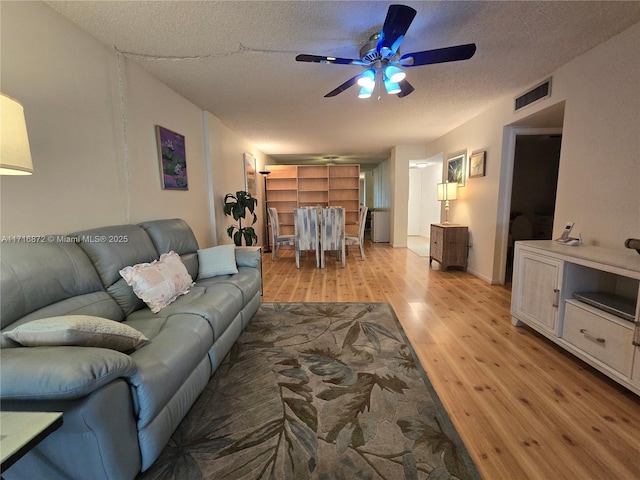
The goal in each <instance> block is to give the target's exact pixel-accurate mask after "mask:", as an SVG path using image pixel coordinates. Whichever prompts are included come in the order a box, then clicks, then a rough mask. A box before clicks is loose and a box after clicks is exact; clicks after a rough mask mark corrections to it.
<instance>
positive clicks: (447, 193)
mask: <svg viewBox="0 0 640 480" xmlns="http://www.w3.org/2000/svg"><path fill="white" fill-rule="evenodd" d="M456 198H458V184H457V183H456V182H452V183H449V182H446V183H439V184H438V200H440V201H445V200H455V199H456Z"/></svg>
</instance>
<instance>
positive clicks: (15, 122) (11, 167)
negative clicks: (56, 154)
mask: <svg viewBox="0 0 640 480" xmlns="http://www.w3.org/2000/svg"><path fill="white" fill-rule="evenodd" d="M0 107H1V108H0V110H2V121H1V122H0V128H1V129H0V137H1V138H2V147H0V148H1V149H0V175H31V174H32V173H33V163H32V161H31V150H30V149H29V137H28V135H27V124H26V122H25V119H24V109H23V108H22V104H21V103H20V102H18V101H17V100H15V99H13V98H11V97H10V96H8V95H5V94H4V93H0Z"/></svg>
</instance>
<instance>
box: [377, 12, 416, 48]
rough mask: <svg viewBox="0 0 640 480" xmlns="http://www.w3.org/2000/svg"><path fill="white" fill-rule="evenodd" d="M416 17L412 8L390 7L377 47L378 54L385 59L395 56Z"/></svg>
mask: <svg viewBox="0 0 640 480" xmlns="http://www.w3.org/2000/svg"><path fill="white" fill-rule="evenodd" d="M415 16H416V11H415V10H414V9H413V8H411V7H407V6H406V5H389V10H388V11H387V18H386V19H385V21H384V25H383V27H382V32H380V38H379V39H378V45H377V47H376V49H377V51H378V53H380V54H381V55H382V56H383V57H385V58H388V57H390V56H392V55H395V53H396V52H397V51H398V48H399V47H400V43H402V39H403V38H404V36H405V35H406V33H407V30H408V29H409V26H410V25H411V22H413V19H414V18H415Z"/></svg>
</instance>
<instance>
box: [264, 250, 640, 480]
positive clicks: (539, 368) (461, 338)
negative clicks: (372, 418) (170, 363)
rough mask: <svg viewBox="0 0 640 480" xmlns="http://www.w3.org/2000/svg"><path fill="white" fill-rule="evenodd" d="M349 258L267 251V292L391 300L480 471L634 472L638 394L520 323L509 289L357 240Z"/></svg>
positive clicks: (573, 477) (490, 479) (272, 296)
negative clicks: (323, 262) (343, 262)
mask: <svg viewBox="0 0 640 480" xmlns="http://www.w3.org/2000/svg"><path fill="white" fill-rule="evenodd" d="M366 243H367V245H366V251H365V253H366V256H367V258H366V260H365V261H364V262H363V261H361V260H360V257H359V254H358V249H357V248H353V247H352V249H351V253H350V255H348V256H347V268H346V269H342V268H340V266H339V263H337V262H335V261H333V260H332V259H327V268H325V269H324V270H321V269H316V268H315V259H314V258H313V257H312V256H308V257H305V258H303V259H302V260H301V268H300V269H299V270H298V269H296V267H295V259H294V255H293V252H292V251H291V250H289V251H282V250H281V255H280V257H279V258H278V259H276V261H275V262H272V261H271V256H270V254H265V255H264V263H263V268H264V296H263V301H265V302H302V301H307V302H317V301H320V302H325V301H326V302H335V301H337V302H356V301H365V302H368V301H375V302H380V301H382V302H389V303H390V304H391V305H392V306H393V308H394V310H395V312H396V314H397V315H398V318H399V320H400V322H401V323H402V325H403V327H404V329H405V332H406V333H407V336H408V337H409V339H410V341H411V343H412V344H413V347H414V349H415V350H416V352H417V354H418V356H419V357H420V361H421V362H422V365H423V367H424V369H425V371H426V372H427V375H428V376H429V378H430V380H431V382H432V383H433V385H434V387H435V389H436V391H437V392H438V395H439V396H440V399H441V400H442V402H443V404H444V405H445V407H446V409H447V411H448V412H449V415H450V416H451V418H452V420H453V423H454V424H455V426H456V428H457V430H458V432H459V433H460V436H461V437H462V439H463V441H464V443H465V445H466V446H467V448H468V449H469V452H470V454H471V456H472V457H473V459H474V461H475V462H476V465H477V466H478V469H479V470H480V473H481V474H482V476H483V479H485V480H502V479H508V480H524V479H532V480H547V479H568V480H577V479H580V480H585V479H616V480H632V479H640V397H638V396H636V395H634V394H633V393H631V392H629V391H627V390H626V389H624V388H622V387H620V386H618V385H617V384H615V383H613V382H611V381H610V380H609V379H607V378H606V377H604V376H603V375H601V374H599V373H598V372H596V371H595V370H593V369H592V368H590V367H589V366H587V365H586V364H584V363H582V362H581V361H579V360H577V359H575V358H574V357H572V356H571V355H569V354H567V353H565V352H564V351H562V350H561V349H559V348H557V347H555V346H554V344H552V343H551V342H549V341H548V340H546V339H544V338H543V337H541V336H539V335H538V334H536V333H535V332H534V331H533V330H531V329H529V328H528V327H523V328H515V327H513V326H511V323H510V316H509V304H510V295H511V291H510V288H508V287H503V286H491V285H489V284H487V283H485V282H484V281H482V280H480V279H478V278H475V277H473V276H472V275H470V274H469V273H465V272H462V271H455V270H449V271H447V272H443V271H439V270H437V263H436V262H434V263H433V265H434V268H433V269H431V268H429V260H428V257H420V256H418V255H417V254H415V253H413V252H412V251H410V250H408V249H406V248H392V247H390V246H389V245H388V244H372V243H370V242H366Z"/></svg>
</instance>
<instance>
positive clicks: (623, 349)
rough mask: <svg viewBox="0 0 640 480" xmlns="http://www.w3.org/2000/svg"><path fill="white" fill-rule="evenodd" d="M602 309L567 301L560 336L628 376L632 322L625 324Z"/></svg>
mask: <svg viewBox="0 0 640 480" xmlns="http://www.w3.org/2000/svg"><path fill="white" fill-rule="evenodd" d="M610 317H611V316H610V315H608V314H607V313H605V312H600V311H597V310H596V309H594V308H591V307H589V306H587V305H585V306H582V305H580V304H578V303H577V302H574V301H572V300H569V301H567V302H566V308H565V311H564V328H563V335H562V336H563V337H564V339H565V340H566V341H568V342H569V343H571V344H573V345H575V346H576V347H578V348H579V349H580V350H582V351H584V352H585V353H588V354H589V355H591V356H592V357H595V358H597V359H598V360H600V361H601V362H603V363H605V364H606V365H608V366H610V367H611V368H613V369H614V370H617V371H618V372H620V373H622V374H623V375H625V376H627V377H630V376H631V366H632V363H633V344H632V341H633V325H632V324H631V323H630V324H629V326H628V327H627V326H625V325H623V324H622V323H619V322H618V321H616V320H613V319H612V318H610Z"/></svg>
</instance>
